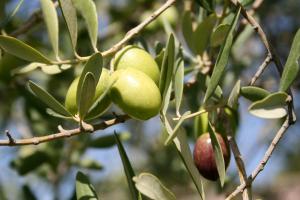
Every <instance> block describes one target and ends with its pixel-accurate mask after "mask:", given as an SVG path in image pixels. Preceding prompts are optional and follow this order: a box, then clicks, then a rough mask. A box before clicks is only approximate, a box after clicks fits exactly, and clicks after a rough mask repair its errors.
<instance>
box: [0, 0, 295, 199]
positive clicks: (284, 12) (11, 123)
mask: <svg viewBox="0 0 300 200" xmlns="http://www.w3.org/2000/svg"><path fill="white" fill-rule="evenodd" d="M163 2H164V1H152V0H110V1H109V0H101V1H100V0H95V3H96V7H97V11H98V16H99V29H98V30H99V38H98V40H99V42H98V48H99V50H101V51H102V50H106V49H108V48H110V47H111V46H112V45H113V44H115V43H116V42H118V41H119V40H120V39H121V38H122V37H124V35H125V33H126V32H127V31H128V30H130V29H131V28H133V27H134V26H136V25H137V24H138V23H140V22H141V21H142V20H143V19H144V18H145V17H146V16H147V15H150V14H151V12H152V11H154V10H155V9H156V8H157V7H158V6H159V5H160V4H162V3H163ZM17 3H18V1H17V0H10V1H9V0H1V1H0V21H3V19H5V17H7V16H8V15H9V14H10V13H11V12H12V10H13V9H14V8H15V6H16V5H17ZM220 5H221V4H220ZM39 6H40V5H39V1H38V0H30V1H29V0H25V2H24V3H23V4H22V5H21V7H20V9H19V11H18V13H17V14H16V15H15V16H14V17H13V19H12V20H11V21H10V22H9V23H8V24H7V25H6V26H5V29H4V30H5V32H6V33H8V34H9V33H11V32H13V31H14V30H16V29H17V28H18V27H19V26H21V25H22V24H23V23H24V22H25V21H26V20H27V19H28V18H29V16H30V15H31V14H32V13H33V12H34V11H35V10H37V9H38V8H39ZM183 10H184V6H183V2H182V1H178V2H177V4H176V7H174V8H171V10H170V11H167V12H168V14H169V16H168V15H167V14H166V15H165V16H164V19H163V18H162V17H160V18H159V19H157V20H156V21H155V22H153V23H152V24H150V25H149V26H148V27H147V28H145V29H144V30H143V31H142V32H141V34H139V35H138V36H137V37H135V38H134V39H132V41H131V43H137V44H139V45H142V46H143V47H145V48H147V50H148V51H149V52H151V53H152V54H153V56H155V50H154V47H155V44H156V42H157V41H159V42H161V43H165V41H166V39H167V34H166V32H168V31H169V30H170V29H169V28H170V27H169V26H168V25H171V27H172V28H173V30H174V31H175V32H176V35H177V37H178V38H179V40H180V41H181V42H182V43H183V47H184V48H187V46H186V44H185V42H184V39H183V35H182V31H181V25H180V24H181V20H182V15H183ZM198 10H199V6H198V5H196V6H195V13H198ZM217 10H221V7H217ZM299 10H300V4H299V1H298V0H276V1H274V0H273V1H269V0H266V1H264V3H263V4H262V6H261V7H260V8H259V9H258V10H257V12H256V13H255V16H256V17H257V18H258V19H259V21H260V23H261V25H262V27H263V29H264V30H265V31H266V34H267V36H268V37H269V38H270V41H271V43H272V44H273V46H274V47H275V49H276V50H277V51H278V53H279V55H280V57H281V59H282V60H283V61H285V59H286V58H287V56H288V53H289V48H290V46H291V43H292V39H293V36H294V34H295V32H296V30H297V29H298V28H299V27H300V13H299ZM59 16H60V20H59V22H60V26H59V28H60V49H61V53H62V55H63V56H62V57H63V58H69V57H71V56H72V49H71V44H70V40H69V38H68V33H67V30H66V26H65V25H64V23H63V20H62V19H61V13H60V11H59ZM165 20H167V21H168V23H167V24H166V23H164V21H165ZM78 25H79V26H78V45H77V46H78V48H77V49H78V53H79V55H90V54H91V53H92V47H91V45H90V41H89V37H88V32H87V29H86V28H85V26H84V21H83V20H82V19H79V24H78ZM246 30H247V32H246V31H244V32H243V33H242V34H241V35H243V36H245V39H244V40H243V38H239V40H238V41H236V43H235V44H234V46H233V51H232V56H231V60H230V62H229V65H228V66H229V67H228V68H227V72H226V75H225V77H224V80H223V86H222V88H223V91H224V93H225V94H228V93H229V92H230V90H231V89H232V87H233V85H234V83H235V82H236V81H237V79H241V80H242V85H245V84H248V83H249V81H250V79H251V77H252V76H253V74H254V73H255V71H256V69H257V67H258V66H259V65H260V63H261V62H262V61H263V59H264V58H265V49H264V46H263V45H262V43H261V42H260V40H259V38H258V36H257V35H256V34H254V33H253V32H252V31H251V30H250V29H246ZM18 38H19V39H21V40H22V41H25V42H26V43H28V44H30V45H32V46H34V47H35V48H37V49H39V50H40V51H42V52H43V53H45V54H46V55H48V56H49V57H52V58H53V57H54V54H53V52H52V50H51V45H50V43H49V39H48V35H47V30H46V26H45V24H44V23H43V22H42V21H41V22H40V23H38V24H37V25H36V26H34V27H33V28H32V29H31V30H29V31H28V32H27V33H26V34H22V35H20V36H19V37H18ZM216 55H217V54H216ZM109 61H110V60H109V58H108V59H106V60H105V67H109ZM25 64H27V62H26V61H23V60H20V59H18V58H16V57H14V56H11V55H9V54H4V53H3V52H2V53H1V59H0V127H1V129H0V130H1V133H0V138H2V139H4V138H5V134H4V130H6V129H8V130H10V132H11V134H12V135H13V137H15V138H23V137H34V136H39V135H45V134H51V133H54V132H56V131H57V126H58V125H59V124H61V125H63V127H66V128H72V127H74V126H75V124H71V123H69V122H65V121H62V120H59V119H57V118H54V117H52V116H50V115H49V114H47V112H46V109H45V106H44V105H43V104H42V103H41V102H40V101H39V100H38V99H37V98H35V97H34V96H33V95H32V94H30V92H29V91H28V89H27V88H26V82H27V81H28V80H34V81H36V82H38V83H39V84H41V85H42V86H44V88H46V89H47V91H49V92H50V93H51V94H53V95H54V96H55V97H56V98H57V99H59V100H60V101H61V102H63V101H64V95H65V94H66V91H67V89H68V86H69V84H70V83H71V82H72V80H73V79H74V78H75V77H76V76H77V75H78V74H79V73H80V71H81V69H82V68H81V66H80V65H79V66H76V67H72V68H70V69H68V70H65V71H63V72H61V73H58V74H53V75H48V74H45V73H44V72H42V71H41V70H35V71H33V72H30V73H25V74H21V75H15V74H14V73H13V72H14V70H15V69H17V68H18V67H21V66H23V65H25ZM185 67H186V69H188V68H189V67H191V65H190V63H189V61H188V60H187V61H186V66H185ZM198 78H199V80H200V79H201V75H199V77H198ZM187 80H188V77H187ZM299 80H300V79H297V80H296V82H295V84H294V87H293V90H294V92H295V105H296V113H300V112H299V111H300V110H299V105H300V104H299V89H300V81H299ZM278 83H279V77H278V74H277V72H276V70H275V67H274V66H272V65H271V66H270V67H269V68H267V70H266V72H265V73H264V74H263V76H262V77H261V78H260V79H259V80H258V82H257V85H259V86H261V87H263V88H266V89H268V90H270V91H274V90H276V88H278ZM202 84H203V83H201V81H199V83H197V84H193V85H192V86H191V87H187V88H185V97H184V99H183V106H182V110H192V111H193V112H195V111H197V110H198V109H199V107H200V106H201V105H200V102H201V101H200V100H199V99H200V98H203V95H204V93H203V92H201V87H202V86H201V85H202ZM201 96H202V97H201ZM248 105H249V102H248V101H247V100H245V99H243V98H241V100H240V107H239V113H234V115H235V119H234V122H229V123H233V124H234V126H236V137H237V141H238V144H239V146H240V148H241V152H242V155H243V156H244V158H245V162H246V166H247V172H248V173H249V172H251V171H252V170H253V168H254V167H255V166H256V164H257V163H258V162H259V159H260V158H261V156H262V155H263V153H264V150H265V149H266V147H267V145H268V144H269V142H270V140H271V139H272V137H273V135H274V133H275V131H276V129H277V128H278V126H279V125H280V121H274V120H261V119H258V118H255V117H253V116H250V115H249V114H248V112H247V107H248ZM113 112H117V113H120V110H118V109H117V108H115V107H113V108H111V109H110V110H109V111H108V112H106V114H105V115H103V116H102V117H101V119H98V120H99V121H101V120H104V119H110V118H112V117H113V116H114V115H113ZM299 117H300V116H298V118H299ZM228 119H232V118H230V117H228V116H227V115H225V116H224V120H225V121H226V120H227V121H228ZM225 123H226V122H225ZM298 128H299V123H298V124H296V125H295V126H293V127H292V128H291V129H290V130H289V131H288V134H287V135H286V137H285V138H284V139H283V141H282V142H281V143H280V144H279V146H278V148H277V150H276V151H275V155H274V157H272V159H271V160H270V162H269V163H268V164H267V167H266V169H265V171H263V173H262V174H261V175H260V177H259V178H258V179H257V181H256V182H255V183H254V188H255V190H256V191H257V192H258V193H256V196H257V197H260V198H262V199H297V197H299V195H300V182H299V180H300V179H299V177H300V160H299V159H298V158H299V154H300V149H299V146H300V145H299V144H300V139H299V137H300V133H299V129H298ZM114 130H116V131H117V132H118V133H120V135H121V138H122V140H123V144H124V145H125V148H126V151H127V154H128V156H129V159H130V160H131V162H132V165H133V167H134V169H135V172H136V173H137V174H138V173H139V172H151V173H153V174H154V175H156V176H157V177H159V178H160V180H161V181H162V182H163V183H164V184H165V185H166V186H167V187H168V188H170V189H171V190H172V191H173V192H174V193H175V195H176V196H177V198H178V199H198V194H197V192H196V190H195V188H194V186H193V184H192V182H191V179H190V177H189V176H188V174H187V172H186V170H185V168H184V166H183V164H182V163H181V161H180V159H179V157H178V154H177V152H176V150H175V147H174V146H173V145H169V146H167V147H166V146H164V140H165V138H166V134H164V133H163V129H161V123H160V121H159V119H158V117H157V118H153V119H151V120H148V121H146V122H141V121H134V120H130V121H127V122H126V123H125V124H121V125H116V126H114V127H111V128H108V129H106V130H103V131H98V132H96V133H94V134H92V135H80V136H77V137H72V138H68V139H64V140H57V141H53V142H49V143H46V144H40V145H38V146H24V147H0V158H1V159H0V169H1V173H0V199H9V200H15V199H20V200H21V199H28V200H29V199H30V200H34V199H39V200H51V199H66V200H67V199H74V198H75V196H74V195H75V193H74V187H75V183H74V181H75V174H76V172H77V171H78V170H81V171H84V172H85V173H87V174H88V175H89V176H90V177H91V181H92V183H93V184H94V185H95V188H96V191H97V192H98V193H99V196H100V198H101V199H119V200H122V199H130V196H129V191H128V187H127V183H126V178H125V175H124V172H123V169H122V164H121V160H120V158H119V155H118V151H117V148H116V146H115V145H114V139H113V137H112V133H113V131H114ZM193 130H194V120H188V121H186V122H185V123H184V126H183V128H182V129H181V130H180V131H185V132H186V133H187V134H188V136H189V138H190V145H191V149H192V147H193V145H194V141H195V135H194V132H193ZM227 175H228V177H227V180H226V184H225V190H222V191H223V192H222V193H221V189H220V187H219V184H218V183H213V182H208V181H207V182H205V188H206V192H207V198H208V199H222V198H224V195H226V193H228V192H230V191H231V190H232V189H234V188H235V185H236V184H238V183H239V182H238V175H237V172H236V168H235V165H234V161H233V160H232V161H231V164H230V167H229V170H228V172H227ZM224 191H225V192H224Z"/></svg>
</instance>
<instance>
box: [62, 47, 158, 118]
mask: <svg viewBox="0 0 300 200" xmlns="http://www.w3.org/2000/svg"><path fill="white" fill-rule="evenodd" d="M112 64H113V66H114V70H115V71H114V72H113V73H112V74H110V73H109V71H108V70H107V69H104V68H103V70H102V73H101V76H100V79H99V82H98V84H97V86H96V93H95V96H94V101H96V100H97V99H98V98H99V97H100V96H101V94H103V92H104V91H106V89H107V87H108V86H109V85H110V83H111V82H113V85H112V86H111V88H110V91H109V94H108V95H106V96H105V98H103V99H102V100H101V102H100V103H99V104H98V105H97V107H96V108H95V109H94V110H93V111H92V112H90V113H89V114H88V115H87V117H86V118H87V119H93V118H96V117H98V116H100V115H101V114H103V113H104V112H105V111H106V110H107V109H108V108H109V106H110V105H111V102H113V103H115V104H116V105H117V106H118V107H120V108H121V109H122V110H123V111H124V112H125V113H127V114H128V115H129V116H130V117H132V118H134V119H138V120H147V119H150V118H151V117H154V116H155V115H157V114H158V112H159V110H160V107H161V94H160V91H159V88H158V86H157V85H158V81H159V77H160V70H159V67H158V66H157V64H156V62H155V60H154V59H153V58H152V57H151V55H150V54H149V53H147V52H146V51H144V50H143V49H141V48H139V47H136V46H127V47H125V48H123V49H122V50H120V51H119V52H118V53H117V54H116V55H115V57H114V59H113V60H112ZM78 80H79V78H76V79H75V80H74V81H73V82H72V84H71V86H70V87H69V90H68V92H67V96H66V100H65V106H66V108H67V109H68V110H69V111H70V112H71V113H72V114H76V113H77V104H76V91H77V85H78Z"/></svg>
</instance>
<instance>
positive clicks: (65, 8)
mask: <svg viewBox="0 0 300 200" xmlns="http://www.w3.org/2000/svg"><path fill="white" fill-rule="evenodd" d="M59 5H60V8H61V11H62V14H63V18H64V20H65V22H66V24H67V28H68V32H69V35H70V39H71V43H72V47H73V51H74V52H76V44H77V34H78V33H77V16H76V9H75V7H74V5H73V3H72V0H59Z"/></svg>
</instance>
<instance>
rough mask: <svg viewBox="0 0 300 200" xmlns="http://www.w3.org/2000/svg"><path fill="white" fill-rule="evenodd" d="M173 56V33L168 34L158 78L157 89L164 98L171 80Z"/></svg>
mask: <svg viewBox="0 0 300 200" xmlns="http://www.w3.org/2000/svg"><path fill="white" fill-rule="evenodd" d="M174 58H175V40H174V36H173V34H170V36H169V39H168V42H167V47H166V51H165V53H164V58H163V62H162V66H161V74H160V80H159V89H160V92H161V94H162V96H163V98H164V96H165V94H166V93H167V90H168V88H169V85H170V83H171V81H172V76H173V67H174Z"/></svg>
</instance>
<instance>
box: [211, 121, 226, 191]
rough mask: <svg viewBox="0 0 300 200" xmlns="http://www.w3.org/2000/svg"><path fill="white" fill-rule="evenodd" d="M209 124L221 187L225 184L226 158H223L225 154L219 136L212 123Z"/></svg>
mask: <svg viewBox="0 0 300 200" xmlns="http://www.w3.org/2000/svg"><path fill="white" fill-rule="evenodd" d="M208 124H209V126H208V127H209V129H208V130H209V131H208V132H209V136H210V139H211V143H212V146H213V151H214V155H215V161H216V165H217V169H218V173H219V176H220V183H221V186H223V185H224V182H225V176H226V171H225V161H224V157H223V153H222V148H221V145H220V143H219V140H218V139H217V134H216V132H215V130H214V128H213V127H212V125H211V123H210V122H208Z"/></svg>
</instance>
